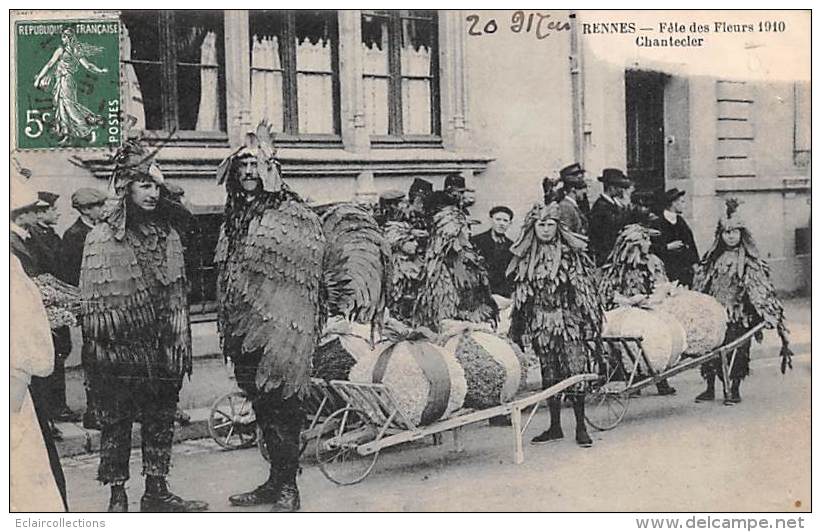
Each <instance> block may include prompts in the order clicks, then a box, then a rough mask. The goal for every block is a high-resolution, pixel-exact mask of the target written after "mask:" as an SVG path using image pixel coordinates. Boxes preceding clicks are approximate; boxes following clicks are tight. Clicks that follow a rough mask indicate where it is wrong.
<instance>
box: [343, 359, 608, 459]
mask: <svg viewBox="0 0 821 532" xmlns="http://www.w3.org/2000/svg"><path fill="white" fill-rule="evenodd" d="M598 378H599V376H598V375H596V374H595V373H584V374H582V375H574V376H572V377H570V378H567V379H565V380H563V381H561V382H559V383H557V384H554V385H553V386H551V387H550V388H547V389H545V390H542V391H539V392H536V393H533V394H531V395H529V396H527V397H523V398H521V399H517V400H515V401H512V402H510V403H506V404H503V405H499V406H494V407H493V408H486V409H484V410H478V411H476V412H472V413H470V414H466V415H464V416H459V417H452V418H449V419H444V420H442V421H437V422H436V423H433V424H431V425H427V426H425V427H417V428H416V430H407V431H404V432H400V433H398V434H395V435H392V436H388V437H387V438H382V439H381V440H379V441H374V442H371V443H367V444H364V445H362V446H361V447H360V449H359V450H358V452H359V453H360V454H370V453H373V452H376V451H378V450H380V449H384V448H386V447H391V446H393V445H398V444H400V443H407V442H411V441H416V440H419V439H422V438H424V437H426V436H430V435H431V434H435V433H437V432H444V431H447V430H452V429H454V428H456V427H462V426H465V425H469V424H471V423H476V422H477V421H484V420H486V419H490V418H492V417H496V416H502V415H508V414H510V413H511V411H512V410H513V409H514V408H519V409H525V408H527V407H528V406H531V405H534V404H536V403H539V402H541V401H544V400H545V399H547V398H549V397H552V396H554V395H556V394H558V393H561V392H563V391H564V390H566V389H567V388H570V387H571V386H574V385H576V384H578V383H580V382H584V381H594V380H597V379H598Z"/></svg>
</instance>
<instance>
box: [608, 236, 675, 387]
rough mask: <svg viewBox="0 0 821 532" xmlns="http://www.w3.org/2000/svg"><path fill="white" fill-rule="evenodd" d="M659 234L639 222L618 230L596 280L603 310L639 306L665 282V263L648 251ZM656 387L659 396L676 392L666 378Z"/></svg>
mask: <svg viewBox="0 0 821 532" xmlns="http://www.w3.org/2000/svg"><path fill="white" fill-rule="evenodd" d="M658 235H659V232H658V231H656V230H655V229H649V228H647V227H645V226H643V225H641V224H638V223H634V224H630V225H627V226H625V228H624V229H622V230H621V232H620V233H619V236H618V237H617V238H616V244H615V246H614V247H613V251H611V252H610V256H609V257H608V258H607V263H606V264H605V265H604V267H603V268H602V276H601V280H600V281H599V293H600V294H601V298H602V302H603V303H604V308H605V309H607V310H611V309H614V308H616V307H619V306H621V307H625V306H639V305H642V304H644V303H646V302H647V301H648V300H649V297H650V296H651V295H652V294H653V292H654V291H655V290H656V288H657V287H658V286H660V285H662V284H665V283H667V282H668V280H667V274H666V273H665V271H664V263H663V262H662V261H661V259H660V258H658V257H657V256H656V255H654V254H652V253H651V252H650V246H651V238H653V237H655V236H658ZM657 388H658V392H659V395H673V394H675V393H676V389H675V388H673V387H672V386H670V385H669V384H668V383H667V380H666V379H665V380H662V381H659V383H658V384H657Z"/></svg>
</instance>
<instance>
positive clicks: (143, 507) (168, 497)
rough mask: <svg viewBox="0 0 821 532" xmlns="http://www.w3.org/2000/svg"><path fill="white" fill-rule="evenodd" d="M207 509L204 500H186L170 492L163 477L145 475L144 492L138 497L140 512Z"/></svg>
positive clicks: (178, 511)
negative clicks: (140, 497)
mask: <svg viewBox="0 0 821 532" xmlns="http://www.w3.org/2000/svg"><path fill="white" fill-rule="evenodd" d="M207 509H208V503H206V502H204V501H193V500H192V501H188V500H185V499H183V498H182V497H179V496H177V495H174V494H173V493H171V492H170V491H169V490H168V484H167V483H166V481H165V477H158V476H153V475H149V476H147V477H145V494H144V495H143V497H142V499H140V511H141V512H164V513H166V512H171V513H188V512H204V511H205V510H207Z"/></svg>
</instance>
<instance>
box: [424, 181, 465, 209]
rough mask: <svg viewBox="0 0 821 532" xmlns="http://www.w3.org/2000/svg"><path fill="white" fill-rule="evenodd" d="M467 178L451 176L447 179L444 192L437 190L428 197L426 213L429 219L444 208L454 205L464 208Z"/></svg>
mask: <svg viewBox="0 0 821 532" xmlns="http://www.w3.org/2000/svg"><path fill="white" fill-rule="evenodd" d="M465 189H466V187H465V178H464V177H463V176H462V175H460V174H450V175H448V176H447V177H445V184H444V187H443V189H442V190H437V191H436V192H434V193H433V194H431V195H430V196H428V202H427V205H426V209H425V210H426V211H427V213H428V217H429V218H433V215H434V214H436V213H437V212H439V211H440V210H442V209H443V208H444V207H447V206H449V205H453V206H456V207H459V208H460V209H461V208H462V196H463V194H464V193H465Z"/></svg>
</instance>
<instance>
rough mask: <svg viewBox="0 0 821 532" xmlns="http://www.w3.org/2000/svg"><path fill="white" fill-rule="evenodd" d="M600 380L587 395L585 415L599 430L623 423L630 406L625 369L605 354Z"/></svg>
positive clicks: (600, 370) (600, 367) (600, 364)
mask: <svg viewBox="0 0 821 532" xmlns="http://www.w3.org/2000/svg"><path fill="white" fill-rule="evenodd" d="M598 370H599V371H598V374H599V377H600V380H599V381H598V382H597V383H595V384H594V385H593V386H592V389H591V390H590V391H588V393H587V394H586V395H585V407H584V417H585V419H586V420H587V422H588V423H590V425H591V426H593V428H595V429H597V430H610V429H612V428H614V427H615V426H616V425H618V424H619V423H621V420H622V419H624V416H625V415H627V409H628V408H629V406H630V394H628V393H626V392H625V390H626V388H627V383H626V382H625V381H624V380H622V379H623V378H624V371H623V369H622V366H621V365H620V364H617V363H614V361H613V360H612V358H611V357H610V356H608V355H607V354H605V356H604V357H603V358H602V359H601V360H600V361H599V368H598Z"/></svg>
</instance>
